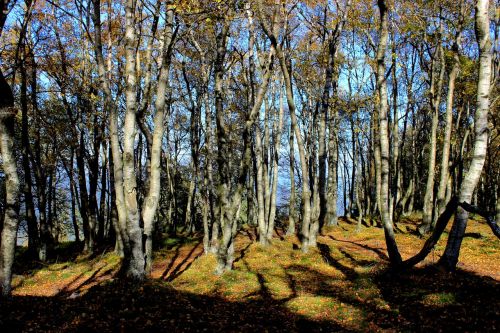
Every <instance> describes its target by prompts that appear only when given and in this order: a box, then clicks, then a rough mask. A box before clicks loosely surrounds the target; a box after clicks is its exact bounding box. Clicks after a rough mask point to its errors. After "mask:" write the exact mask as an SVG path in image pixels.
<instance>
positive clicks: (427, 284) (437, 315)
mask: <svg viewBox="0 0 500 333" xmlns="http://www.w3.org/2000/svg"><path fill="white" fill-rule="evenodd" d="M374 281H375V283H376V284H377V286H378V287H379V289H380V291H381V294H382V296H383V298H384V299H385V300H386V301H387V303H388V304H389V305H390V306H391V308H397V309H398V311H399V313H400V314H401V315H402V316H403V317H404V318H405V323H404V324H405V326H407V327H408V328H409V329H411V330H415V331H422V332H429V331H454V332H461V331H469V332H494V331H497V332H498V329H499V328H500V312H499V309H500V283H499V282H498V281H496V280H494V279H492V278H490V277H484V276H479V275H475V274H473V273H470V272H466V271H463V270H457V271H456V272H454V273H447V272H442V271H440V270H438V269H437V268H435V267H433V266H428V267H425V268H415V269H413V270H410V271H407V272H399V273H397V274H396V273H394V272H391V271H390V270H387V271H383V272H381V273H380V274H378V275H377V276H376V277H375V278H374Z"/></svg>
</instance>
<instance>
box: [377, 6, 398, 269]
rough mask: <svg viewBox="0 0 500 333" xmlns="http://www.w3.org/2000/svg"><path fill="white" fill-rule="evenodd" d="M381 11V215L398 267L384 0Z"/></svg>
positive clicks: (378, 54) (390, 249)
mask: <svg viewBox="0 0 500 333" xmlns="http://www.w3.org/2000/svg"><path fill="white" fill-rule="evenodd" d="M378 7H379V10H380V28H379V34H380V39H379V44H378V48H377V89H378V97H379V99H380V100H379V132H380V158H381V163H380V164H381V168H380V173H381V184H380V205H381V206H380V207H379V208H380V213H381V216H382V223H383V226H384V234H385V241H386V244H387V252H388V253H389V259H390V261H391V264H392V265H395V266H398V265H400V264H401V262H402V259H401V255H400V254H399V250H398V246H397V244H396V239H395V238H394V230H393V224H392V221H391V220H390V212H389V133H388V121H387V113H388V112H387V111H388V105H387V82H386V79H385V52H386V50H387V36H388V12H387V7H386V4H385V1H384V0H379V1H378Z"/></svg>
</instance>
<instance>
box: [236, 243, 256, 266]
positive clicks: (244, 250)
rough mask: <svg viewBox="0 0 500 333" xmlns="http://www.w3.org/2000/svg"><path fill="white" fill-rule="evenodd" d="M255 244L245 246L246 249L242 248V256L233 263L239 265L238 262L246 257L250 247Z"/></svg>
mask: <svg viewBox="0 0 500 333" xmlns="http://www.w3.org/2000/svg"><path fill="white" fill-rule="evenodd" d="M252 244H253V242H252V243H248V244H247V246H245V247H244V248H242V249H241V250H240V255H239V256H238V257H237V258H235V259H234V261H233V263H237V262H238V261H240V260H241V259H243V258H244V257H245V254H246V252H247V250H248V249H249V248H250V246H252Z"/></svg>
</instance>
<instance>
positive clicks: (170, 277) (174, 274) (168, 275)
mask: <svg viewBox="0 0 500 333" xmlns="http://www.w3.org/2000/svg"><path fill="white" fill-rule="evenodd" d="M201 244H202V242H198V243H197V244H196V245H195V246H194V247H193V248H192V249H191V250H190V251H189V253H188V255H187V256H186V257H185V258H184V259H183V260H182V261H181V262H180V263H179V264H178V265H177V266H176V267H175V268H174V270H173V271H171V272H170V269H169V270H168V271H167V270H166V271H165V272H163V274H162V279H165V280H166V281H168V282H172V281H174V280H175V279H176V278H178V277H179V276H180V275H181V274H182V273H184V271H186V270H187V269H188V268H189V267H191V265H192V264H193V262H194V261H195V260H196V259H198V258H199V257H200V256H201V255H203V251H202V252H200V253H199V254H197V255H196V256H194V257H193V258H191V256H192V255H193V253H195V252H196V250H197V249H198V248H199V247H200V245H201ZM190 259H191V260H190ZM172 262H174V259H173V260H172ZM186 263H187V264H186ZM182 266H184V268H182Z"/></svg>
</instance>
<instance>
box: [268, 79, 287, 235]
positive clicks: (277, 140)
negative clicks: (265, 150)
mask: <svg viewBox="0 0 500 333" xmlns="http://www.w3.org/2000/svg"><path fill="white" fill-rule="evenodd" d="M279 95H280V97H279V99H280V106H279V108H280V109H279V114H278V122H277V125H276V123H275V125H276V127H275V128H274V130H273V132H274V133H273V134H274V151H273V168H272V170H273V175H272V186H271V196H270V199H269V200H270V203H269V218H268V226H267V239H268V240H269V242H270V241H271V239H272V238H273V232H274V220H275V218H276V195H277V192H278V166H279V163H278V162H279V156H280V155H279V154H280V148H281V131H282V128H283V114H284V107H283V95H282V89H281V86H280V93H279Z"/></svg>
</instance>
